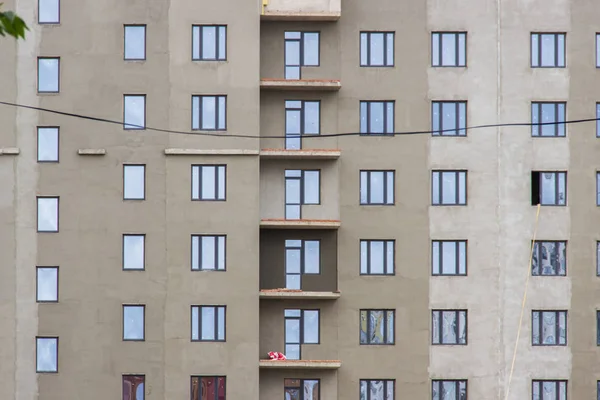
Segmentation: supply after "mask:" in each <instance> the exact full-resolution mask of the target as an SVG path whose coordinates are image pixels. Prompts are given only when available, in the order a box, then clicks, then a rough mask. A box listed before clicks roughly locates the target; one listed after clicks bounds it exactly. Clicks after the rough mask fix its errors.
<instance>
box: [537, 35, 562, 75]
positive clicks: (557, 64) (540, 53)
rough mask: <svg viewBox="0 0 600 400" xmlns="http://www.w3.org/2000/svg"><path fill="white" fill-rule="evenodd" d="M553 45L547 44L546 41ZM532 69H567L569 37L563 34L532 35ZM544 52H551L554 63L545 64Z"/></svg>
mask: <svg viewBox="0 0 600 400" xmlns="http://www.w3.org/2000/svg"><path fill="white" fill-rule="evenodd" d="M549 38H551V39H552V43H545V39H549ZM530 45H531V68H565V66H566V64H567V35H566V33H563V32H532V33H531V41H530ZM544 52H551V56H552V58H553V61H552V63H551V64H546V65H543V64H544V62H543V61H544Z"/></svg>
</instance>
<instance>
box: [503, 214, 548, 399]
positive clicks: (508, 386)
mask: <svg viewBox="0 0 600 400" xmlns="http://www.w3.org/2000/svg"><path fill="white" fill-rule="evenodd" d="M539 220H540V204H538V206H537V212H536V214H535V226H534V228H533V241H532V242H531V252H530V253H529V264H527V278H526V279H525V290H524V291H523V302H522V304H521V317H520V318H519V329H517V340H516V341H515V351H514V353H513V358H512V363H511V366H510V374H509V375H508V384H507V385H506V397H504V400H508V395H509V393H510V383H511V381H512V377H513V372H514V371H515V361H516V360H517V349H518V348H519V338H520V337H521V327H522V326H523V315H524V314H525V302H526V301H527V289H528V288H529V277H530V276H531V264H532V262H533V249H534V247H535V238H536V236H537V230H538V222H539Z"/></svg>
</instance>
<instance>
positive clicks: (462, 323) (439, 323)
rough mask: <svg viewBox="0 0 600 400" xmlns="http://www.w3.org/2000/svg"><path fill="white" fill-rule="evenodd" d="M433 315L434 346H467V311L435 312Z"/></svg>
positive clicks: (432, 335)
mask: <svg viewBox="0 0 600 400" xmlns="http://www.w3.org/2000/svg"><path fill="white" fill-rule="evenodd" d="M431 315H432V324H431V326H432V329H431V340H432V343H433V344H461V345H466V344H467V311H466V310H433V311H432V312H431Z"/></svg>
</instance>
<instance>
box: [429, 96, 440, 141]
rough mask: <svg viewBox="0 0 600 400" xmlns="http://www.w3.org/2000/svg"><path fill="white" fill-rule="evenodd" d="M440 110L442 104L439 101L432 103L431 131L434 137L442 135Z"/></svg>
mask: <svg viewBox="0 0 600 400" xmlns="http://www.w3.org/2000/svg"><path fill="white" fill-rule="evenodd" d="M440 108H441V104H440V103H439V102H437V101H434V102H433V103H431V130H432V131H433V135H434V136H437V135H440V134H441V132H439V130H440V129H441V127H440Z"/></svg>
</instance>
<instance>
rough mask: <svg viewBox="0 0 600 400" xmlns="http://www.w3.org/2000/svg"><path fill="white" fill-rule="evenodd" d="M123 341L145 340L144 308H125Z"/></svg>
mask: <svg viewBox="0 0 600 400" xmlns="http://www.w3.org/2000/svg"><path fill="white" fill-rule="evenodd" d="M123 339H125V340H143V339H144V307H143V306H124V307H123Z"/></svg>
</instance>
